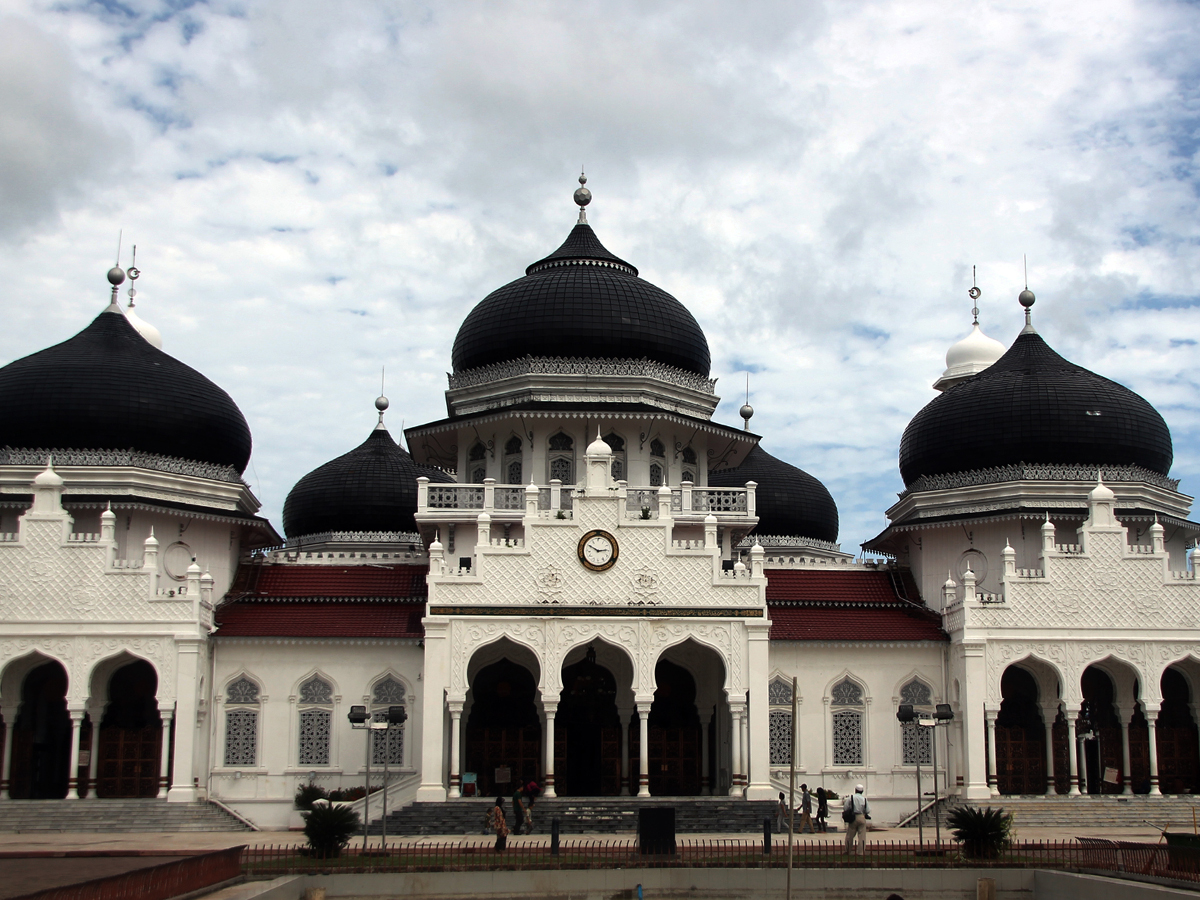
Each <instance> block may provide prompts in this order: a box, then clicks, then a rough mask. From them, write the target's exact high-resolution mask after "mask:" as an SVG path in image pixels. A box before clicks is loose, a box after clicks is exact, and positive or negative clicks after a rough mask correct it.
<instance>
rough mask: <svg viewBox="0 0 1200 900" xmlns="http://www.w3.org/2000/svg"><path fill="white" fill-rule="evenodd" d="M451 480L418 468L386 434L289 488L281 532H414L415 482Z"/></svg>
mask: <svg viewBox="0 0 1200 900" xmlns="http://www.w3.org/2000/svg"><path fill="white" fill-rule="evenodd" d="M421 475H425V476H426V477H428V478H429V480H430V481H432V482H437V483H445V482H451V481H453V480H454V479H453V478H451V477H450V476H449V475H447V474H446V473H445V472H442V471H441V470H440V469H432V468H429V467H427V466H419V465H417V464H416V463H415V462H413V458H412V457H411V456H409V455H408V452H407V451H406V450H405V449H404V448H403V447H401V446H400V445H398V444H397V443H396V442H395V441H393V440H392V436H391V435H390V434H388V432H387V429H386V428H376V429H375V430H374V431H372V432H371V436H370V437H368V438H367V439H366V440H365V441H363V442H362V443H361V444H359V445H358V446H357V447H355V448H354V449H353V450H351V451H350V452H349V453H345V454H343V455H342V456H339V457H338V458H337V459H335V460H331V461H330V462H327V463H325V465H323V466H321V467H319V468H317V469H313V471H311V472H309V473H308V474H307V475H305V476H304V477H303V478H301V479H300V480H299V481H298V482H296V486H295V487H294V488H292V490H291V493H289V494H288V496H287V501H286V502H285V503H284V504H283V530H284V532H285V533H286V534H287V536H288V537H289V538H295V537H303V536H305V535H308V534H324V533H325V532H330V531H332V532H354V531H396V532H406V531H407V532H412V531H416V530H417V524H416V522H415V521H413V513H414V512H416V509H417V478H418V477H420V476H421Z"/></svg>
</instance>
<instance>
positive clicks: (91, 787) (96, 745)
mask: <svg viewBox="0 0 1200 900" xmlns="http://www.w3.org/2000/svg"><path fill="white" fill-rule="evenodd" d="M88 717H89V718H90V719H91V720H92V739H91V741H90V742H89V744H88V751H89V752H88V795H87V799H88V800H98V799H100V794H99V792H98V791H97V790H96V771H97V770H98V769H99V764H100V720H101V719H102V718H103V717H104V711H103V707H101V708H96V707H92V708H91V709H89V710H88ZM163 741H164V742H165V741H166V737H165V732H164V737H163ZM166 777H167V769H166V767H164V768H163V770H162V773H161V774H160V784H161V778H166Z"/></svg>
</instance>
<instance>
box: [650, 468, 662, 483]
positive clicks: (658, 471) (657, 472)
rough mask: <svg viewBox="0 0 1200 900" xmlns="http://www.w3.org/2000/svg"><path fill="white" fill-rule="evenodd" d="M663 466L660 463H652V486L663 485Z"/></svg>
mask: <svg viewBox="0 0 1200 900" xmlns="http://www.w3.org/2000/svg"><path fill="white" fill-rule="evenodd" d="M662 483H663V468H662V466H660V465H659V464H658V463H650V487H662Z"/></svg>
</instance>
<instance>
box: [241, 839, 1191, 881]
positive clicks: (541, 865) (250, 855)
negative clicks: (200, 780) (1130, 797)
mask: <svg viewBox="0 0 1200 900" xmlns="http://www.w3.org/2000/svg"><path fill="white" fill-rule="evenodd" d="M242 865H243V867H244V870H245V872H246V875H247V876H248V877H250V878H274V877H276V876H279V875H287V874H304V873H317V872H330V873H332V872H344V873H357V872H466V871H472V870H475V871H479V870H502V869H615V868H632V867H637V868H767V867H769V868H780V867H784V866H786V865H787V839H786V838H780V837H778V836H776V837H775V838H774V839H773V841H772V845H771V850H770V853H766V854H764V853H763V843H762V841H761V840H759V841H754V840H745V839H712V840H706V839H681V840H679V841H678V843H677V850H676V852H675V853H674V854H661V855H660V854H642V853H641V852H640V851H639V849H638V846H637V842H636V841H635V840H631V839H614V840H563V841H562V842H561V844H560V846H558V848H557V852H555V851H554V849H553V848H552V845H551V842H550V841H549V840H546V839H537V840H528V841H522V840H517V841H511V842H510V843H509V845H508V847H507V849H505V850H504V851H502V852H500V853H497V852H496V851H495V850H494V849H493V844H492V842H491V841H486V842H485V841H472V842H467V841H420V842H415V841H414V842H409V843H404V844H396V845H394V846H392V847H389V848H387V850H380V849H378V848H370V849H368V850H366V851H365V852H364V851H363V850H361V849H360V848H351V849H348V850H345V851H343V853H342V855H341V856H339V857H337V858H333V859H314V858H311V857H308V856H305V855H302V853H301V848H298V847H294V846H293V847H266V846H263V847H248V848H246V850H245V853H244V855H243V857H242ZM793 865H794V866H795V867H796V868H798V869H805V868H845V867H868V868H887V869H897V868H900V869H906V868H958V867H964V868H981V867H982V868H992V867H995V868H1028V869H1067V870H1093V871H1107V872H1115V873H1125V874H1138V875H1151V876H1157V877H1165V878H1175V879H1184V880H1187V881H1196V882H1200V850H1195V849H1191V848H1178V847H1169V848H1168V847H1167V846H1165V845H1159V844H1142V843H1136V842H1126V841H1107V840H1082V841H1080V842H1074V841H1070V842H1067V841H1063V842H1038V843H1030V842H1026V843H1018V844H1012V845H1011V846H1009V847H1007V848H1006V849H1005V850H1003V851H1002V852H1001V853H1000V854H999V855H998V856H996V857H995V858H990V859H989V858H983V859H980V858H969V857H965V856H963V855H962V853H961V852H960V848H959V846H958V845H957V844H947V843H942V844H941V846H940V847H935V846H934V844H933V842H932V841H927V842H926V843H925V844H923V845H922V844H918V843H917V842H916V841H871V842H869V843H868V844H867V847H866V853H865V854H863V855H852V856H848V855H847V854H846V852H845V850H844V848H843V845H842V844H841V842H839V841H828V842H827V841H805V842H799V841H798V842H796V844H795V846H794V849H793Z"/></svg>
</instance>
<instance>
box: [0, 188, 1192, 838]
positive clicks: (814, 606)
mask: <svg viewBox="0 0 1200 900" xmlns="http://www.w3.org/2000/svg"><path fill="white" fill-rule="evenodd" d="M589 199H590V195H588V194H587V192H586V189H581V191H580V192H577V194H576V200H577V202H579V203H580V205H581V208H582V207H583V206H585V205H586V203H587V201H588V200H589ZM124 277H125V273H123V272H122V271H121V270H120V269H114V270H113V271H112V272H110V273H109V280H110V282H111V283H112V302H111V303H110V305H109V306H108V308H107V309H105V310H104V311H103V312H101V313H100V315H99V316H98V317H97V318H96V320H95V321H94V322H93V323H92V324H91V325H89V326H87V327H86V328H85V329H84V330H83V331H81V332H80V333H79V334H78V335H76V336H75V337H74V338H72V339H70V340H68V341H66V342H64V343H62V344H59V345H56V346H55V347H51V348H48V349H46V350H43V351H40V352H37V353H34V354H33V355H31V356H27V357H25V358H23V359H19V360H16V361H14V362H12V363H10V364H8V365H7V366H5V367H4V368H2V369H0V430H3V431H4V435H3V439H2V440H0V446H3V447H4V449H3V450H2V451H0V716H2V722H3V730H2V732H0V734H2V738H0V740H2V742H3V744H2V746H3V756H2V759H3V769H2V773H0V776H2V781H0V805H2V804H4V803H19V802H20V801H21V800H24V799H30V798H61V799H62V801H63V802H64V803H71V802H85V801H87V800H90V799H97V798H100V799H103V798H108V797H158V798H161V799H163V800H165V801H180V802H186V801H195V800H213V801H216V802H219V803H221V804H223V805H225V806H228V807H230V808H232V809H234V810H236V811H237V812H238V813H239V814H240V815H242V816H244V817H245V818H247V819H248V820H250V821H252V822H254V823H255V824H256V825H258V826H259V827H262V828H286V827H289V825H292V826H294V825H295V824H296V813H295V810H294V808H293V796H294V794H295V792H296V790H297V787H298V786H299V785H302V784H305V783H308V782H310V781H312V782H316V783H318V784H321V785H323V786H325V787H327V788H352V787H356V786H360V785H363V784H364V783H365V779H366V778H367V769H368V766H369V767H370V769H371V771H372V777H373V778H375V779H376V783H378V779H379V770H380V769H381V768H382V767H383V766H384V765H385V764H386V765H387V767H388V775H389V787H388V789H387V792H386V794H387V803H388V805H389V807H391V808H393V809H394V808H397V807H401V806H404V805H405V804H410V803H413V802H444V801H449V802H454V801H459V800H460V799H461V798H464V797H470V796H472V795H474V796H483V795H492V796H494V793H495V792H498V791H503V792H505V793H509V792H511V788H512V786H513V785H515V784H516V783H517V782H518V781H527V780H530V779H532V780H536V781H538V782H539V783H540V784H541V785H542V786H543V789H544V793H545V795H546V796H547V797H553V796H562V797H604V796H628V797H630V798H631V800H630V802H642V801H647V802H654V801H655V798H658V799H661V798H664V797H704V796H713V795H719V796H728V797H734V798H745V799H746V800H770V799H771V798H773V797H774V796H775V795H776V793H777V792H778V791H780V790H784V789H786V786H787V777H788V769H789V763H790V762H791V760H792V756H793V750H794V758H795V766H796V772H797V782H800V781H804V782H807V783H808V784H809V785H810V786H813V787H815V786H817V785H823V786H825V787H826V788H828V789H832V790H835V791H837V792H839V793H842V794H844V793H845V792H846V791H848V790H853V786H854V785H855V784H856V783H863V784H865V785H866V788H867V792H868V794H869V795H870V796H871V798H872V803H873V805H874V806H875V808H876V810H877V812H876V818H877V819H879V820H882V821H885V822H887V821H890V822H895V821H898V820H900V819H901V818H902V817H903V816H905V815H906V814H908V813H909V812H911V811H912V810H913V809H914V806H915V803H916V798H917V780H916V778H917V767H918V765H920V767H921V768H922V769H923V770H924V773H925V779H926V781H925V785H924V790H926V791H928V790H929V789H930V788H929V784H930V783H929V776H930V773H931V772H936V775H935V777H936V778H937V783H938V788H939V791H940V792H941V793H943V794H948V795H951V796H956V797H959V798H961V799H964V800H970V801H980V802H988V801H989V800H990V799H991V798H993V797H995V796H997V795H1011V794H1023V795H1027V794H1051V795H1064V796H1070V795H1075V794H1079V793H1081V792H1087V793H1117V794H1127V795H1144V796H1145V797H1146V800H1147V802H1152V801H1153V799H1154V798H1155V797H1157V796H1159V795H1161V794H1171V793H1193V792H1196V791H1197V790H1200V735H1198V733H1197V727H1196V725H1197V722H1198V721H1200V709H1198V708H1197V702H1198V699H1197V698H1200V618H1198V617H1200V580H1198V579H1197V577H1196V566H1195V563H1194V562H1193V563H1189V560H1188V556H1189V553H1188V551H1189V549H1190V548H1192V547H1194V546H1195V545H1196V540H1197V537H1198V536H1200V525H1197V524H1196V523H1194V522H1191V521H1189V520H1188V515H1189V513H1190V507H1191V498H1190V497H1187V496H1185V495H1183V494H1181V493H1179V491H1178V483H1177V482H1176V481H1174V480H1172V479H1171V478H1170V476H1169V472H1170V465H1171V443H1170V434H1169V431H1168V430H1167V427H1166V424H1165V423H1164V422H1163V420H1162V418H1161V416H1159V414H1158V413H1157V412H1156V411H1155V410H1154V409H1153V408H1152V407H1151V406H1150V405H1149V404H1148V403H1146V401H1145V400H1143V399H1142V398H1140V397H1138V396H1137V395H1136V394H1133V393H1132V392H1131V391H1129V390H1127V389H1125V388H1123V387H1121V386H1120V385H1117V384H1115V383H1114V382H1111V381H1108V380H1107V379H1104V378H1102V377H1101V376H1099V375H1096V374H1094V373H1091V372H1088V371H1087V370H1084V369H1081V368H1079V367H1077V366H1074V365H1073V364H1071V363H1069V362H1067V361H1066V360H1064V359H1062V358H1061V357H1060V356H1058V355H1057V354H1056V353H1054V351H1053V350H1051V349H1050V347H1049V346H1048V345H1047V344H1046V342H1045V340H1044V339H1043V338H1042V337H1041V336H1040V335H1039V334H1038V333H1037V331H1036V330H1035V328H1034V327H1033V324H1032V322H1031V314H1030V309H1031V307H1032V306H1033V302H1034V301H1033V295H1032V294H1031V293H1029V292H1026V293H1023V294H1022V297H1021V303H1022V304H1023V305H1024V307H1025V310H1026V314H1025V328H1024V329H1023V330H1022V331H1021V333H1020V335H1019V336H1018V337H1017V339H1016V340H1015V341H1014V342H1013V344H1012V345H1011V347H1008V348H1006V347H1004V346H1003V345H1001V344H999V343H998V342H996V341H992V340H991V339H989V338H987V337H985V336H984V335H983V334H982V332H980V331H979V329H978V324H977V323H976V325H975V327H974V329H973V331H972V333H971V334H970V335H969V336H968V337H967V338H966V339H964V341H963V342H961V344H959V345H956V346H955V347H954V348H952V349H951V351H950V353H949V354H948V355H947V370H946V372H945V374H944V375H943V376H942V378H940V379H939V380H938V382H937V384H936V387H937V388H938V390H939V391H940V393H939V395H938V396H937V397H936V398H935V399H934V400H933V401H931V403H930V404H929V405H928V406H926V407H925V408H924V409H923V410H921V411H920V412H918V413H917V414H916V416H915V417H914V419H913V420H912V423H911V424H910V425H909V427H908V429H907V430H906V432H905V435H904V438H903V441H902V443H901V448H900V465H901V474H902V475H903V477H904V481H905V484H906V489H905V491H904V493H903V494H902V495H901V496H900V498H899V500H898V501H897V502H896V503H895V504H894V505H893V506H892V507H891V508H890V509H889V510H888V511H887V515H888V519H889V523H890V524H889V525H888V527H887V529H885V530H884V532H882V533H881V534H880V535H878V536H877V537H875V538H873V539H872V540H871V541H868V542H867V543H866V544H865V545H864V547H865V549H866V550H868V551H870V552H871V554H873V557H874V559H868V558H867V557H865V556H863V557H859V558H857V559H856V558H855V557H854V556H853V555H852V554H849V553H846V552H843V551H842V550H841V548H840V546H839V545H838V543H837V509H836V506H835V504H834V500H833V498H832V497H831V496H830V495H829V492H828V491H827V490H826V489H825V488H824V486H822V485H821V484H820V482H818V481H817V480H816V479H815V478H813V477H812V476H810V475H808V474H807V473H805V472H803V471H802V470H800V469H797V468H795V467H794V466H791V465H789V464H787V463H784V462H782V461H781V460H778V459H775V458H774V457H771V456H770V455H769V454H767V453H766V452H765V450H764V449H763V448H762V447H761V446H760V436H759V435H757V434H755V433H753V432H752V431H750V430H749V420H750V416H751V414H752V410H750V409H749V408H748V407H745V408H743V415H744V417H745V422H744V423H742V424H740V425H739V426H737V427H733V426H729V425H724V424H720V423H718V422H716V421H714V420H713V418H712V417H713V413H714V411H715V410H716V407H717V403H718V399H719V398H718V397H717V396H716V395H715V393H714V387H715V381H714V380H713V379H712V378H711V377H710V372H709V355H708V347H707V342H706V341H705V338H704V334H703V332H702V331H701V329H700V328H699V326H698V325H697V324H696V322H695V319H694V318H692V316H691V315H690V313H688V312H687V310H686V308H685V307H684V306H683V305H682V304H681V303H679V301H678V300H676V299H675V298H674V297H671V296H670V295H669V294H666V293H665V292H663V291H661V290H660V289H658V288H656V287H654V286H653V285H651V284H649V283H648V282H646V281H644V280H642V279H641V278H639V277H638V275H637V270H636V268H635V267H634V266H632V265H631V264H629V263H627V262H626V261H624V260H622V259H620V258H618V257H616V256H615V255H613V254H612V253H610V252H609V251H608V250H607V249H606V248H605V247H604V246H603V245H602V244H601V243H600V241H599V240H598V238H597V237H596V235H595V234H594V232H593V231H592V229H591V228H590V226H589V225H588V224H587V223H586V219H585V217H584V215H583V214H582V212H581V214H580V222H579V224H577V225H576V226H575V228H574V229H573V230H572V231H571V233H570V235H569V236H568V238H567V240H566V242H565V243H564V244H563V245H562V246H561V247H560V248H559V249H558V250H557V251H555V252H554V253H553V254H551V255H550V256H548V257H546V258H545V259H543V260H539V261H538V262H535V263H534V264H532V265H531V266H529V268H528V269H527V270H526V274H525V275H524V276H523V277H521V278H518V279H517V280H516V281H513V282H511V283H510V284H507V285H505V286H504V287H501V288H499V289H498V290H496V291H494V292H493V293H492V294H490V295H489V296H488V297H487V298H485V299H484V300H483V301H481V302H480V303H479V304H478V305H477V306H476V307H475V308H474V309H473V310H472V311H471V312H470V313H469V314H468V315H467V317H466V319H465V321H464V322H463V325H462V327H461V329H460V331H459V334H458V338H457V339H456V341H455V345H454V349H453V360H454V372H453V374H452V375H451V376H450V384H449V388H448V390H447V392H446V402H447V412H448V415H447V416H446V418H444V419H442V420H439V421H436V422H431V423H427V424H424V425H419V426H415V427H412V428H408V429H406V431H405V435H404V442H403V444H404V446H402V445H401V444H400V443H399V442H397V440H396V439H395V438H393V437H392V435H391V434H390V433H389V432H388V430H387V428H386V426H385V425H384V412H385V410H386V409H387V406H388V403H387V401H386V400H385V399H384V398H380V399H379V400H378V401H377V402H376V406H377V409H378V413H379V415H378V421H377V423H376V424H375V427H374V428H373V429H369V428H367V427H365V428H364V430H366V431H368V433H367V437H366V440H365V441H363V443H362V444H360V445H359V446H357V447H355V448H354V449H352V450H350V451H349V452H347V453H346V454H344V455H343V456H341V457H338V458H337V459H335V460H332V461H330V462H329V463H327V464H326V465H324V466H322V467H320V468H318V469H317V470H315V471H314V472H312V473H310V474H309V475H307V476H305V478H303V479H301V481H300V482H299V483H298V484H297V485H296V486H295V488H294V489H293V491H292V492H291V494H290V495H289V497H288V501H287V505H286V507H285V510H284V515H283V522H282V525H283V532H284V535H286V536H284V535H281V534H280V533H279V532H278V531H277V530H276V529H275V527H274V526H272V524H271V523H270V522H268V521H266V520H264V519H262V518H260V517H258V516H256V512H257V510H258V505H259V504H258V501H257V500H256V499H255V497H254V495H253V493H252V492H251V490H250V488H249V487H248V486H247V485H246V483H245V482H244V481H243V480H242V478H241V473H242V471H243V470H244V468H245V466H246V464H247V461H248V459H249V454H250V432H249V428H248V426H247V424H246V421H245V419H244V417H243V416H242V414H241V413H240V411H239V410H238V409H237V407H236V405H235V404H234V402H233V401H232V399H231V398H230V397H229V396H228V395H227V394H226V393H225V392H224V391H223V390H221V389H220V388H219V387H218V386H216V385H215V384H213V383H212V382H210V381H208V379H206V378H204V376H202V375H200V374H199V373H198V372H195V371H194V370H191V369H190V368H188V367H187V366H184V365H183V364H182V363H179V362H178V361H176V360H174V359H173V358H171V357H170V356H169V355H168V354H166V353H165V352H163V351H162V349H161V341H160V340H159V338H158V335H157V332H154V331H153V330H152V329H151V328H150V326H148V325H147V324H146V323H145V322H143V321H141V320H140V319H138V318H136V314H133V315H131V312H132V311H131V310H130V309H128V308H123V307H122V306H121V305H120V304H119V303H118V302H117V297H118V285H119V284H121V283H122V281H123V280H124ZM67 386H69V387H70V389H69V390H68V389H66V388H67ZM351 443H353V441H352V440H347V445H350V444H351ZM405 447H407V449H405ZM1193 555H1194V554H1193ZM864 559H865V560H866V561H864ZM793 683H795V685H796V692H795V696H793ZM901 704H911V705H913V706H914V707H915V708H916V709H917V711H918V713H920V714H921V715H922V718H923V719H924V720H925V721H927V722H929V721H937V722H939V723H940V724H939V725H938V726H936V727H928V726H920V725H902V724H901V723H900V722H899V721H898V720H897V710H898V707H899V706H900V705H901ZM353 706H363V707H366V709H367V711H368V715H369V716H370V717H371V718H372V719H373V720H376V721H379V722H383V721H385V720H386V718H387V710H388V709H389V708H392V707H396V706H401V707H403V708H404V710H405V713H406V719H407V720H406V721H405V722H404V724H403V725H401V726H398V727H393V728H390V729H386V730H375V731H372V732H370V739H371V740H370V744H369V745H368V741H367V737H368V732H366V731H363V730H358V729H355V728H354V727H352V724H351V722H350V721H349V719H348V714H349V712H350V709H351V707H353ZM793 707H794V709H795V715H794V716H793ZM939 708H940V710H941V713H942V716H943V718H940V719H938V718H932V717H933V716H934V711H935V709H939ZM947 714H952V718H945V716H946V715H947ZM935 758H936V761H935ZM1114 773H1115V774H1114ZM382 801H383V794H382V793H376V794H373V795H372V797H371V799H370V801H369V802H370V804H371V806H370V812H371V814H372V815H377V814H378V811H379V807H380V806H381V803H382Z"/></svg>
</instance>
